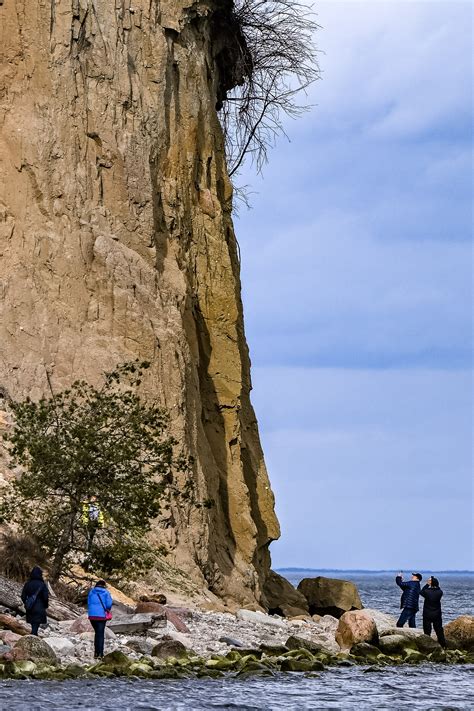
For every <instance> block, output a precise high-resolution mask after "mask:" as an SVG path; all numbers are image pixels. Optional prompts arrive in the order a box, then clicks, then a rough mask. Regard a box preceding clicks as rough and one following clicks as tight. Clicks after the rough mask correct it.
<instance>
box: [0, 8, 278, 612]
mask: <svg viewBox="0 0 474 711" xmlns="http://www.w3.org/2000/svg"><path fill="white" fill-rule="evenodd" d="M230 5H231V3H230V0H229V1H228V0H219V1H218V0H208V1H207V2H204V1H203V2H200V1H198V0H195V1H192V0H179V1H178V2H176V1H173V2H171V1H169V0H166V1H162V2H151V3H150V2H149V0H135V1H134V2H133V3H131V2H130V0H115V1H114V0H95V1H94V2H93V1H92V0H56V2H54V3H49V2H48V3H42V2H38V1H37V0H21V1H20V0H7V2H4V3H3V4H0V162H1V174H0V255H1V256H0V260H1V261H0V264H1V268H0V297H1V298H0V386H1V387H2V388H5V389H6V391H7V392H8V393H9V395H10V396H12V397H20V396H25V395H27V394H29V395H30V396H32V397H34V398H36V397H38V396H40V395H41V394H43V393H45V392H47V380H46V372H47V371H48V372H49V373H50V376H51V380H52V382H53V383H54V386H55V387H56V388H58V389H60V388H62V387H65V386H66V385H68V384H70V383H71V382H72V381H73V380H74V379H76V378H78V377H81V378H86V379H87V380H89V381H91V382H97V381H98V380H99V378H100V374H101V373H102V372H103V370H104V369H109V368H112V367H114V366H115V365H116V364H117V363H118V362H123V361H125V360H129V359H131V358H135V357H137V356H138V357H140V358H146V359H149V360H151V362H152V364H153V365H152V369H151V374H150V375H149V377H148V379H147V382H146V384H145V392H146V394H147V396H148V397H150V398H156V399H158V400H159V401H160V403H161V404H162V405H164V406H166V407H167V408H168V410H169V411H170V413H171V416H172V421H173V429H174V433H175V435H177V436H178V437H179V439H180V441H181V442H182V443H183V445H185V447H186V449H187V451H188V452H190V453H192V454H193V455H194V457H195V470H194V477H195V482H196V489H197V492H198V496H199V498H201V499H202V500H204V499H212V500H214V501H215V505H214V506H213V507H212V508H211V509H196V508H193V507H190V508H189V509H186V508H185V507H183V506H182V505H180V506H178V505H173V507H172V511H171V515H170V516H169V517H168V518H167V519H166V520H164V519H163V520H161V521H158V522H157V524H156V526H157V528H156V537H157V539H158V540H159V541H161V542H162V543H164V544H165V545H167V546H168V547H169V548H170V549H171V550H172V555H171V559H172V562H173V565H176V566H177V567H179V568H180V569H181V570H184V571H185V572H186V574H187V575H189V577H190V578H191V579H192V580H193V581H194V582H195V583H197V584H198V585H200V586H202V588H205V587H208V588H209V589H210V590H212V591H213V592H214V593H216V594H218V595H220V596H223V597H226V598H228V599H229V600H237V601H239V603H245V602H255V600H259V599H260V593H261V584H262V580H263V578H264V576H265V574H266V571H267V570H268V568H269V554H268V544H269V542H270V541H271V540H272V539H274V538H277V537H278V535H279V529H278V522H277V520H276V518H275V514H274V501H273V495H272V492H271V490H270V486H269V481H268V477H267V473H266V470H265V464H264V461H263V455H262V451H261V447H260V442H259V436H258V430H257V423H256V420H255V415H254V412H253V409H252V406H251V404H250V397H249V393H250V389H251V383H250V370H249V358H248V352H247V345H246V342H245V335H244V328H243V319H242V304H241V299H240V281H239V261H238V255H237V249H236V241H235V237H234V232H233V226H232V221H231V214H230V212H231V199H232V189H231V186H230V183H229V179H228V176H227V173H226V166H225V157H224V150H223V140H222V133H221V130H220V126H219V122H218V119H217V115H216V110H215V105H216V96H217V94H218V91H219V81H220V77H219V70H218V66H222V61H219V57H222V52H223V51H226V52H228V54H227V55H226V57H227V58H228V57H231V55H232V46H233V44H232V43H233V38H232V36H230V35H229V34H228V30H227V29H226V27H227V26H228V25H227V24H226V21H225V15H226V12H228V10H229V7H230ZM226 33H227V35H226ZM229 53H230V54H229ZM227 61H230V60H229V59H227Z"/></svg>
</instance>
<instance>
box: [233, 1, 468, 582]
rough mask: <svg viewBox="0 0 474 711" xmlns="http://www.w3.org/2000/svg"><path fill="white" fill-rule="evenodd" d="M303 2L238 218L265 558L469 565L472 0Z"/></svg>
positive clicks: (333, 563)
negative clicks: (308, 75)
mask: <svg viewBox="0 0 474 711" xmlns="http://www.w3.org/2000/svg"><path fill="white" fill-rule="evenodd" d="M316 9H317V10H318V12H319V21H320V23H321V24H322V25H323V26H324V29H323V30H322V31H321V32H320V34H319V46H320V48H321V49H323V50H325V52H326V54H325V55H322V56H321V65H322V69H323V70H324V80H323V81H322V82H318V83H317V84H316V85H315V86H314V87H313V89H312V93H311V97H310V100H313V101H314V102H315V103H317V104H318V106H317V107H316V108H315V109H314V110H313V111H312V112H311V113H309V114H307V115H306V116H305V117H304V118H303V119H302V120H300V121H297V122H294V123H293V122H291V123H289V125H288V126H287V130H288V133H289V135H290V136H291V137H292V139H293V140H292V143H291V144H287V143H286V142H285V141H281V142H280V143H279V144H278V147H277V149H276V150H275V151H274V153H273V154H272V155H271V159H270V164H269V166H268V167H267V168H266V170H265V173H264V180H263V181H257V180H255V177H254V176H253V174H252V173H250V172H247V174H246V175H244V176H243V180H242V183H244V184H245V183H248V184H251V185H252V187H253V188H254V189H255V190H258V191H259V192H260V194H259V195H258V196H253V199H252V201H253V203H254V209H253V210H252V211H251V212H250V213H245V212H243V213H242V215H241V218H240V219H239V221H238V223H237V234H238V237H239V241H240V244H241V251H242V266H243V269H242V276H243V285H244V304H245V314H246V328H247V334H248V338H249V342H250V350H251V356H252V360H253V363H254V366H256V367H254V369H253V382H254V386H255V393H254V400H255V403H256V410H257V416H258V418H259V421H260V426H261V430H262V434H263V444H264V449H265V452H266V458H267V463H268V466H269V470H270V476H271V480H272V484H273V487H274V489H275V491H276V495H277V507H278V512H279V516H280V519H281V522H282V531H283V536H282V540H281V541H280V542H278V543H276V544H275V545H274V546H272V548H273V551H274V552H273V557H274V564H275V565H280V566H282V565H295V566H297V565H300V566H314V567H368V568H370V567H382V568H389V567H398V566H400V565H402V566H403V567H405V565H414V566H415V567H420V568H421V567H422V566H427V567H432V568H433V569H440V568H455V567H457V568H459V567H469V566H471V565H472V557H471V555H472V554H471V548H470V534H471V520H472V497H471V481H470V474H471V471H472V453H471V416H472V397H471V392H472V388H471V382H470V380H469V376H468V373H467V371H466V370H465V368H467V367H468V366H469V362H468V350H469V346H470V340H471V326H472V323H471V303H472V275H471V252H470V247H469V242H468V241H469V237H470V235H471V230H472V227H471V222H472V216H471V214H470V194H469V192H470V180H471V162H470V160H471V159H470V150H471V145H470V141H471V131H470V125H469V124H468V121H467V119H468V118H469V112H470V109H471V73H472V71H471V66H470V60H471V52H470V16H471V5H470V3H456V2H451V1H450V2H440V3H437V2H400V1H397V2H346V3H340V2H334V1H332V0H331V2H320V3H317V4H316ZM321 364H327V365H329V366H332V367H328V368H327V369H323V368H321V367H316V366H317V365H319V366H321ZM278 365H280V366H281V365H283V366H286V367H276V366H278ZM384 368H385V369H384ZM427 532H428V533H427Z"/></svg>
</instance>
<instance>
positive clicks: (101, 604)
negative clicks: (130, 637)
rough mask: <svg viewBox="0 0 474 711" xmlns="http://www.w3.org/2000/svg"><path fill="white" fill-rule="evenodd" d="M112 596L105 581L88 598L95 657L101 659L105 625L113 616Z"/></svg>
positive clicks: (99, 582) (101, 581)
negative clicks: (111, 611)
mask: <svg viewBox="0 0 474 711" xmlns="http://www.w3.org/2000/svg"><path fill="white" fill-rule="evenodd" d="M113 602H114V601H113V600H112V595H111V594H110V593H109V591H108V590H107V583H106V582H105V580H98V581H97V582H96V584H95V586H94V587H93V588H91V589H90V590H89V594H88V596H87V614H88V615H89V620H90V623H91V625H92V627H93V628H94V632H95V636H94V657H95V658H96V659H100V658H101V657H103V656H104V639H105V625H106V624H107V620H110V619H111V617H112V615H111V613H110V610H111V609H112V605H113Z"/></svg>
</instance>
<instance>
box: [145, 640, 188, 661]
mask: <svg viewBox="0 0 474 711" xmlns="http://www.w3.org/2000/svg"><path fill="white" fill-rule="evenodd" d="M187 654H188V650H187V649H186V647H185V646H184V644H182V642H178V640H176V639H165V640H163V641H162V642H159V643H158V644H157V645H155V646H154V647H153V649H152V652H151V656H152V657H157V658H158V659H168V658H169V657H176V659H180V658H181V657H186V656H187Z"/></svg>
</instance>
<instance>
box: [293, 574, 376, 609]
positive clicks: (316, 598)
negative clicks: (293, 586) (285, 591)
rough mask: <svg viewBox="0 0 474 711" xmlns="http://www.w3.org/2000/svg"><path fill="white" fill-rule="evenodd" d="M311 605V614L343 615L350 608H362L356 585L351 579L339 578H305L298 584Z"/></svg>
mask: <svg viewBox="0 0 474 711" xmlns="http://www.w3.org/2000/svg"><path fill="white" fill-rule="evenodd" d="M298 590H299V592H300V593H302V594H303V595H304V596H305V598H306V600H307V601H308V605H309V612H310V614H311V615H332V616H333V617H341V615H343V614H344V612H348V611H349V610H362V608H363V605H362V601H361V599H360V597H359V593H358V591H357V588H356V586H355V585H354V583H352V582H351V581H349V580H339V579H337V578H325V577H323V576H321V575H320V576H318V577H316V578H304V579H303V580H302V581H301V582H300V584H299V585H298Z"/></svg>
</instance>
